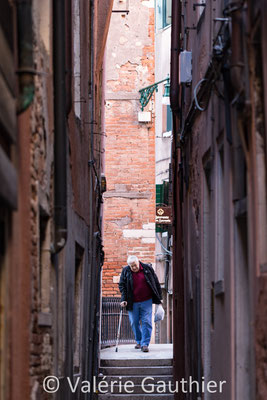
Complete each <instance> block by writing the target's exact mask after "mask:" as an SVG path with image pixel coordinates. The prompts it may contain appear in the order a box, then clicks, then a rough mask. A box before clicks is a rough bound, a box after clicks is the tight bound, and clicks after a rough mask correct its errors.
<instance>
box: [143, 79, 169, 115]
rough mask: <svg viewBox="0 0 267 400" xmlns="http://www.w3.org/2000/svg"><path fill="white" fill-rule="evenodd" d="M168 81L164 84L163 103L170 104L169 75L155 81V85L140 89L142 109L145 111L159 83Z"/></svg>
mask: <svg viewBox="0 0 267 400" xmlns="http://www.w3.org/2000/svg"><path fill="white" fill-rule="evenodd" d="M163 82H166V83H165V85H164V94H163V98H162V103H163V104H167V105H168V104H170V78H169V75H168V76H167V78H165V79H162V80H161V81H159V82H156V83H153V85H149V86H147V87H145V88H143V89H140V90H139V93H140V96H141V97H140V99H139V101H140V104H141V110H142V111H143V110H144V108H145V106H146V105H147V104H148V102H149V100H150V99H151V97H152V94H153V93H154V91H156V92H157V91H158V85H159V84H160V83H163Z"/></svg>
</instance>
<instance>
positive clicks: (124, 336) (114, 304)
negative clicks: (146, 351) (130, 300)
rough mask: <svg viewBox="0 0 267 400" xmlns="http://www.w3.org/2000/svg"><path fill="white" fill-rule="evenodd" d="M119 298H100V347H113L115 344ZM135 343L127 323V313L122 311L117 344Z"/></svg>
mask: <svg viewBox="0 0 267 400" xmlns="http://www.w3.org/2000/svg"><path fill="white" fill-rule="evenodd" d="M120 302H121V298H120V297H102V319H101V347H102V348H103V347H108V346H114V345H115V344H116V339H117V332H118V325H119V317H120ZM121 343H123V344H126V343H135V340H134V335H133V332H132V328H131V325H130V322H129V317H128V312H127V311H126V310H125V308H124V309H123V313H122V321H121V332H120V340H119V344H121Z"/></svg>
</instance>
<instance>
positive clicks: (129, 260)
mask: <svg viewBox="0 0 267 400" xmlns="http://www.w3.org/2000/svg"><path fill="white" fill-rule="evenodd" d="M134 262H137V264H138V258H137V257H136V256H129V257H128V258H127V264H128V265H130V264H133V263H134Z"/></svg>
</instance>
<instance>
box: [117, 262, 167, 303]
mask: <svg viewBox="0 0 267 400" xmlns="http://www.w3.org/2000/svg"><path fill="white" fill-rule="evenodd" d="M140 264H141V265H142V267H143V272H144V276H145V279H146V281H147V283H148V285H149V286H150V287H151V289H152V292H153V295H152V302H153V303H154V304H160V302H161V300H162V292H161V287H160V284H159V280H158V277H157V275H156V274H155V271H154V269H153V268H152V266H151V265H150V264H143V263H142V262H140ZM133 273H134V272H133ZM119 289H120V292H121V301H127V306H126V309H127V310H132V309H133V276H132V271H131V268H130V267H129V265H127V266H126V267H124V268H123V270H122V272H121V277H120V282H119Z"/></svg>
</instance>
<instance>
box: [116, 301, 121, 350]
mask: <svg viewBox="0 0 267 400" xmlns="http://www.w3.org/2000/svg"><path fill="white" fill-rule="evenodd" d="M121 319H122V307H121V311H120V319H119V326H118V333H117V340H116V349H115V351H116V352H117V351H118V345H119V338H120V330H121Z"/></svg>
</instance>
